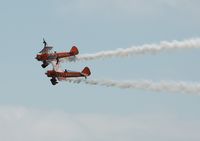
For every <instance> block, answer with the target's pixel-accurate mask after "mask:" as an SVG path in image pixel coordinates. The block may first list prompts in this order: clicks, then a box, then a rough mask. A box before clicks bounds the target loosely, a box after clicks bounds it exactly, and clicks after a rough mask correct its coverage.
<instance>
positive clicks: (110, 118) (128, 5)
mask: <svg viewBox="0 0 200 141" xmlns="http://www.w3.org/2000/svg"><path fill="white" fill-rule="evenodd" d="M199 4H200V1H198V0H190V1H189V0H151V1H146V0H107V1H106V0H101V1H100V0H43V1H41V0H34V1H25V0H18V1H9V0H7V1H5V0H0V17H1V23H0V25H1V26H0V31H1V32H0V38H1V55H0V58H1V59H0V63H1V86H0V87H1V89H0V140H3V141H13V140H15V141H27V140H29V141H55V140H59V141H66V140H68V141H102V140H104V141H112V140H113V141H121V140H124V141H132V140H138V141H146V140H153V141H160V140H162V141H165V140H166V141H168V140H170V141H177V140H178V141H179V140H181V141H188V140H191V141H199V140H200V135H199V130H200V126H199V125H200V120H199V119H200V111H199V107H200V96H197V95H188V94H182V93H168V92H165V93H164V92H151V91H144V90H135V89H126V90H124V89H118V88H107V87H101V86H90V85H85V84H70V83H67V82H62V83H59V84H58V85H57V86H52V85H51V83H50V81H49V78H47V77H46V76H45V75H44V73H45V71H46V70H47V69H51V67H50V66H49V67H48V68H47V69H42V68H41V66H40V65H41V63H40V62H37V61H36V60H35V59H34V57H35V55H36V53H38V51H40V50H41V48H42V46H43V45H42V38H43V37H44V38H45V39H46V40H47V42H48V44H49V45H53V46H54V49H55V50H56V51H69V50H70V48H71V46H73V45H76V46H78V48H79V51H80V53H95V52H98V51H102V50H112V49H116V48H127V47H130V46H132V45H142V44H148V43H159V42H160V41H172V40H183V39H189V38H193V37H199V34H200V29H199V25H200V19H199V14H200V9H199ZM199 54H200V50H199V49H189V50H178V51H169V52H165V53H160V54H156V55H141V56H135V57H129V58H123V59H122V58H112V59H105V60H96V61H88V62H78V63H65V64H63V65H62V66H63V68H67V69H71V70H76V71H79V70H82V69H83V68H84V67H85V66H88V67H90V69H91V72H92V75H91V77H90V78H95V79H103V78H109V79H115V80H143V79H145V80H146V79H147V80H153V81H161V80H175V81H186V82H199V80H200V75H199V72H200V65H199V60H200V55H199Z"/></svg>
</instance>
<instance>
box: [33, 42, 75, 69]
mask: <svg viewBox="0 0 200 141" xmlns="http://www.w3.org/2000/svg"><path fill="white" fill-rule="evenodd" d="M43 44H44V48H43V49H42V50H41V51H40V52H39V54H37V56H36V57H35V59H37V60H38V61H42V62H43V64H42V65H41V66H42V67H43V68H46V67H47V66H48V65H49V63H51V62H52V61H54V60H56V61H57V64H58V63H59V59H60V58H66V57H71V56H75V55H77V54H78V53H79V51H78V48H77V47H76V46H73V47H72V48H71V50H70V52H59V53H57V52H52V51H51V50H52V48H53V47H52V46H48V45H47V43H46V41H45V40H44V39H43Z"/></svg>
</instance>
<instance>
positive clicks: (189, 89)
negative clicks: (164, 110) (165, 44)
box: [66, 79, 200, 94]
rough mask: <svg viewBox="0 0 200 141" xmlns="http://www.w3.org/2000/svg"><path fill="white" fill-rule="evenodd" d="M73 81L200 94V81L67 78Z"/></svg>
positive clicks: (125, 87) (124, 87)
mask: <svg viewBox="0 0 200 141" xmlns="http://www.w3.org/2000/svg"><path fill="white" fill-rule="evenodd" d="M66 80H67V81H68V82H71V83H81V82H84V83H86V84H90V85H100V86H106V87H117V88H123V89H128V88H132V89H142V90H150V91H156V92H173V93H175V92H178V93H187V94H200V83H187V82H174V81H170V82H167V81H161V82H152V81H149V80H143V81H115V80H85V79H66Z"/></svg>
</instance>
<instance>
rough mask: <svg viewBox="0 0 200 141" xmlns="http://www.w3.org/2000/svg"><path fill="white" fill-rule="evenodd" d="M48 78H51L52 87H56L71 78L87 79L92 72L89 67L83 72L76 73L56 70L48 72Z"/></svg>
mask: <svg viewBox="0 0 200 141" xmlns="http://www.w3.org/2000/svg"><path fill="white" fill-rule="evenodd" d="M45 74H46V75H47V77H51V79H50V81H51V83H52V85H56V84H57V83H58V81H62V80H66V79H67V78H70V77H85V78H87V77H88V76H89V75H90V74H91V72H90V69H89V68H88V67H85V68H84V69H83V70H82V71H81V72H75V71H68V70H65V71H56V70H48V71H47V72H46V73H45Z"/></svg>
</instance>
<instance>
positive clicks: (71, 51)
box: [70, 46, 79, 55]
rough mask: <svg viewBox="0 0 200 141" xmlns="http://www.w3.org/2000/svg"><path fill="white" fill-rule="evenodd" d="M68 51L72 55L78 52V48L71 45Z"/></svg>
mask: <svg viewBox="0 0 200 141" xmlns="http://www.w3.org/2000/svg"><path fill="white" fill-rule="evenodd" d="M70 53H71V54H73V55H77V54H78V53H79V51H78V48H77V47H76V46H73V47H72V48H71V50H70Z"/></svg>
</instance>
